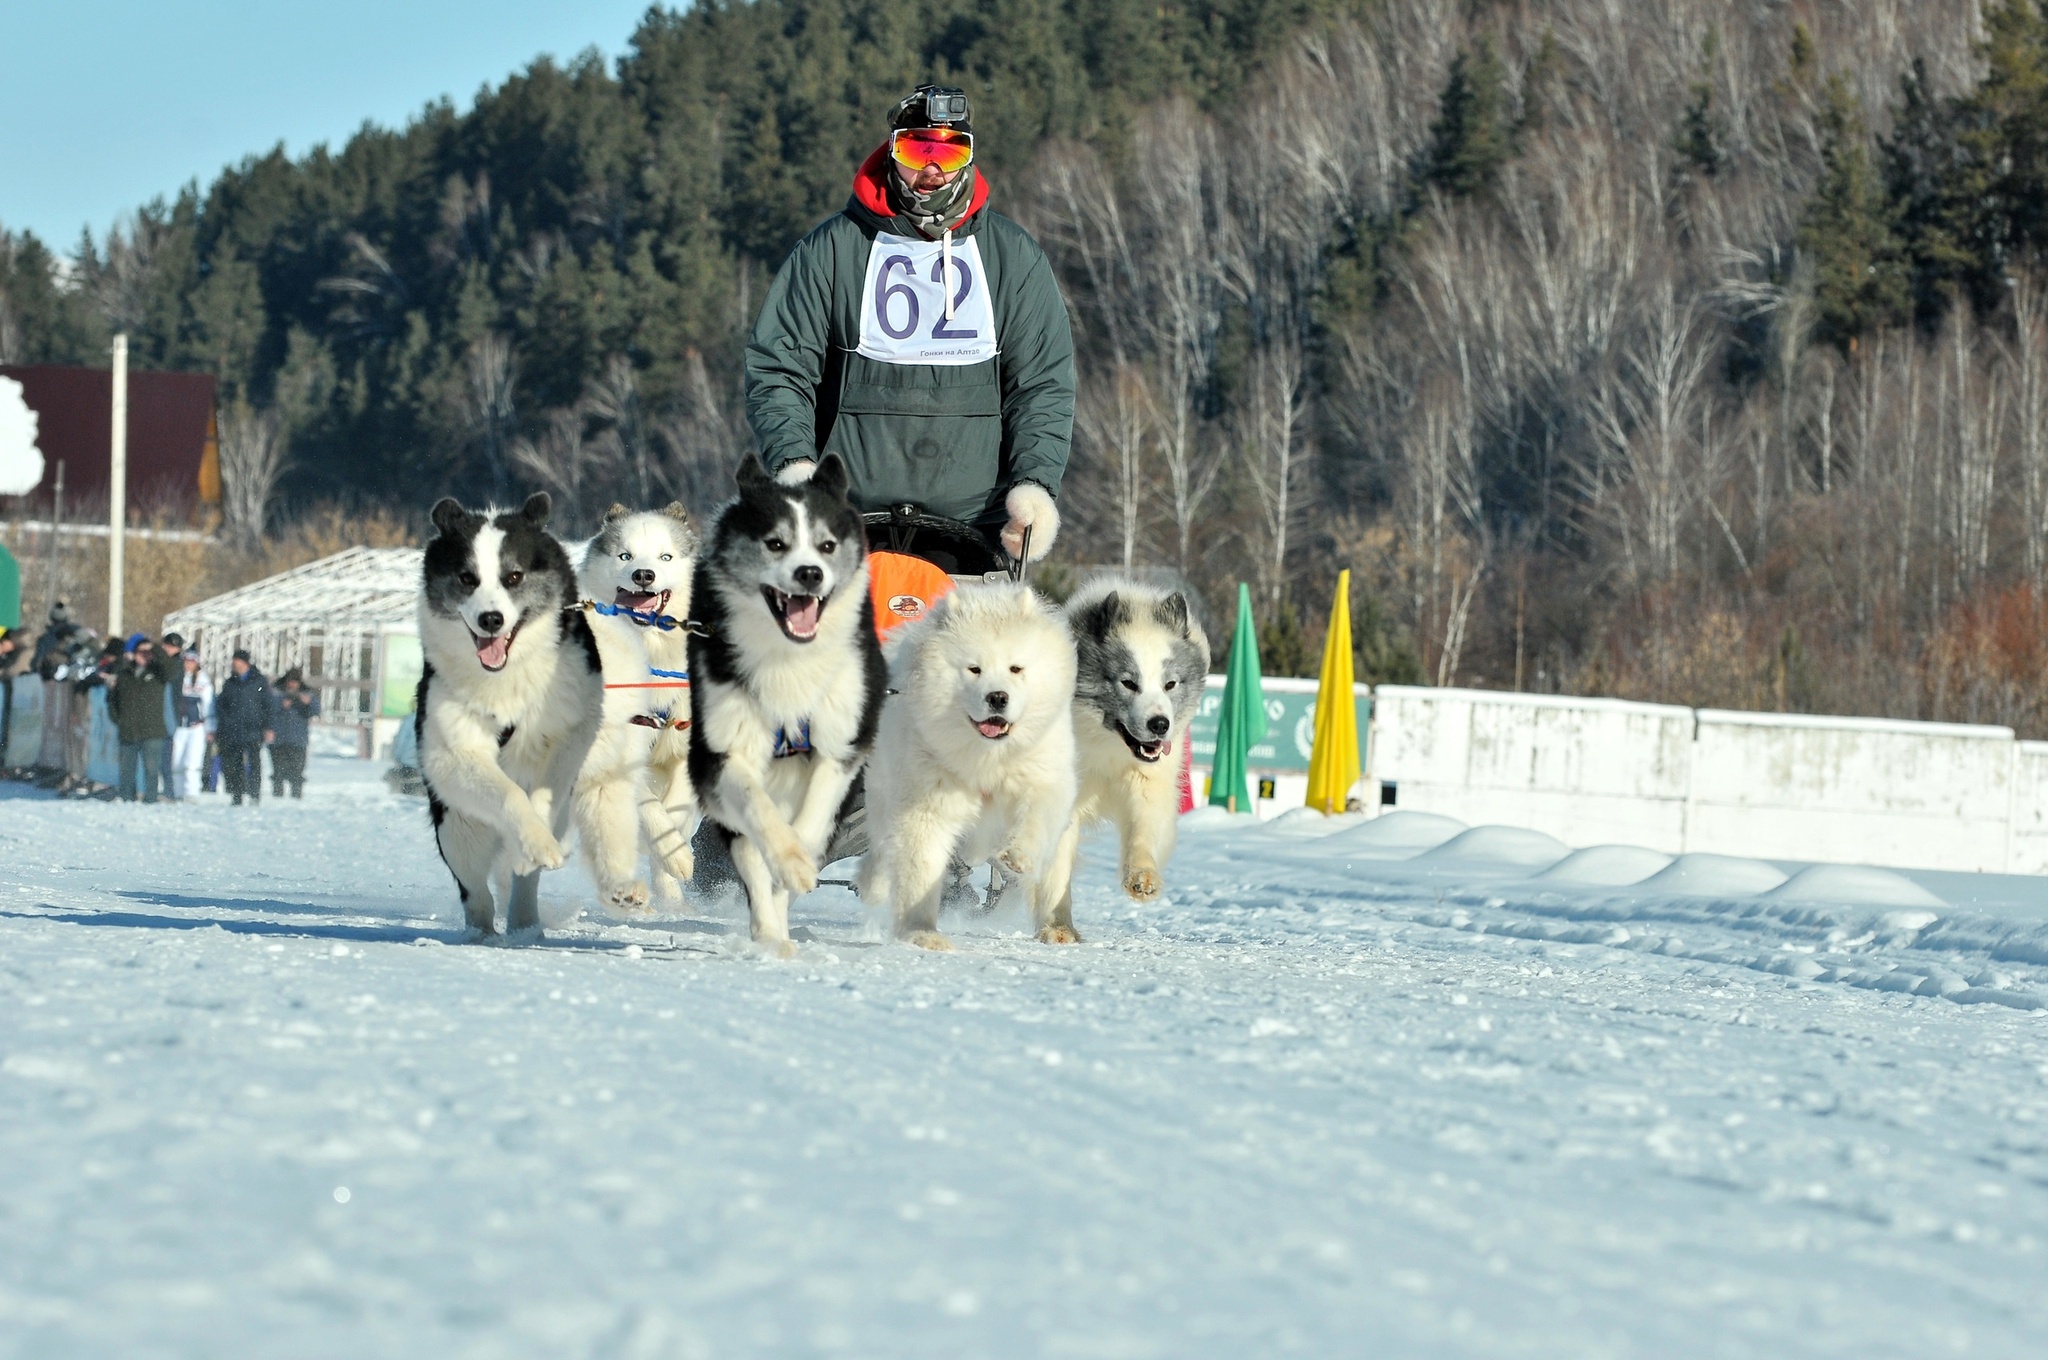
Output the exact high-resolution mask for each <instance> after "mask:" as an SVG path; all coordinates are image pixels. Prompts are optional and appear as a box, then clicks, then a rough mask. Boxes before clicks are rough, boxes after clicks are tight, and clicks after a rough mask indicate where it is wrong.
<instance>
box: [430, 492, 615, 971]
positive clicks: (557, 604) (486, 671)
mask: <svg viewBox="0 0 2048 1360" xmlns="http://www.w3.org/2000/svg"><path fill="white" fill-rule="evenodd" d="M433 522H434V530H435V536H434V539H433V541H432V542H430V543H429V544H427V551H426V569H425V580H424V582H423V590H422V592H421V595H420V616H419V617H420V648H421V651H422V652H423V653H424V656H425V667H424V669H423V670H422V672H421V675H420V687H419V698H418V704H417V708H416V711H415V713H414V716H413V723H414V733H415V735H416V736H417V737H418V740H419V751H420V771H421V773H422V774H423V775H424V776H425V778H426V783H427V806H428V809H429V811H430V812H431V814H432V816H433V819H434V838H435V841H436V843H437V844H438V845H439V847H440V850H441V858H442V860H443V861H444V862H446V864H447V865H448V868H449V871H450V872H451V873H453V874H454V875H455V886H456V889H457V890H458V891H459V892H460V893H461V894H462V910H463V915H464V916H465V917H466V918H467V920H468V922H469V925H470V927H471V928H472V929H474V930H476V931H477V932H479V933H480V934H483V935H490V934H493V933H495V932H496V930H497V921H496V911H495V899H494V898H493V896H492V886H493V879H494V878H509V879H510V881H511V885H512V886H511V892H510V894H509V902H508V904H507V908H506V926H507V929H510V930H514V931H520V930H533V929H537V928H538V927H539V925H540V899H539V873H540V871H541V870H542V869H559V868H560V867H561V866H562V846H561V837H562V835H563V834H564V832H566V830H567V829H568V827H567V823H568V817H569V794H570V789H571V787H572V786H573V785H574V783H575V781H576V774H577V771H578V770H579V769H580V768H581V767H582V765H583V761H584V757H585V756H586V755H587V754H588V753H589V750H590V745H591V741H592V739H593V738H594V737H595V736H596V734H597V730H598V723H599V719H600V715H601V713H602V711H603V705H604V677H603V672H602V670H601V668H600V665H599V661H598V653H597V644H596V642H595V640H594V639H593V638H592V637H591V633H590V629H589V627H588V626H587V625H586V624H585V622H584V619H583V615H582V613H581V611H579V610H577V609H576V608H575V604H576V574H575V572H574V571H573V570H572V569H571V568H570V565H569V556H568V554H567V553H566V552H564V551H563V549H562V545H561V544H560V543H558V542H556V541H555V539H554V537H553V536H552V535H551V534H549V533H548V532H547V527H546V526H547V522H548V498H547V497H546V496H545V495H536V496H533V497H531V498H530V499H529V500H528V501H527V502H526V504H525V506H524V507H522V508H521V509H519V510H516V511H497V510H483V511H474V510H465V509H463V507H462V505H461V504H460V503H459V502H457V501H456V500H454V499H453V498H452V497H451V498H447V499H444V500H442V501H441V502H440V503H439V504H437V505H436V506H435V507H434V510H433Z"/></svg>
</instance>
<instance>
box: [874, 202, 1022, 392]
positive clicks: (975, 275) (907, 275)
mask: <svg viewBox="0 0 2048 1360" xmlns="http://www.w3.org/2000/svg"><path fill="white" fill-rule="evenodd" d="M947 274H948V271H947V268H946V258H945V249H944V247H943V245H942V243H940V242H938V241H913V240H910V239H908V238H906V237H902V236H891V235H890V234H889V233H887V232H882V233H880V234H879V235H877V236H876V237H875V244H874V248H873V249H872V250H870V251H869V252H868V276H867V282H866V284H865V285H864V286H863V287H862V288H861V299H860V352H861V353H862V354H864V355H866V356H867V357H868V358H870V359H878V360H880V361H881V362H883V363H885V364H942V365H962V364H982V363H987V362H988V361H989V360H990V359H993V358H995V357H996V324H995V309H994V308H993V307H992V306H990V305H989V296H988V275H987V274H986V273H985V272H984V271H983V270H982V267H981V250H980V247H979V246H977V245H976V244H975V239H974V238H973V237H972V236H968V237H964V238H960V239H956V240H955V241H954V242H953V264H952V270H951V277H950V278H948V277H947ZM949 293H950V295H951V298H950V300H951V302H952V304H953V314H952V315H951V316H947V315H946V303H947V301H948V294H949Z"/></svg>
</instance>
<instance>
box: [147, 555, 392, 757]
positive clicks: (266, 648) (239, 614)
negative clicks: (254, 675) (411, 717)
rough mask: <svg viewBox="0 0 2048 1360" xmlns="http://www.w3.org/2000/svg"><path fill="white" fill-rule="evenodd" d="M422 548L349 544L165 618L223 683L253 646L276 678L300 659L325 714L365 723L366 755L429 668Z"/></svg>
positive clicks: (380, 749) (383, 742) (382, 741)
mask: <svg viewBox="0 0 2048 1360" xmlns="http://www.w3.org/2000/svg"><path fill="white" fill-rule="evenodd" d="M420 571H421V553H420V550H419V549H418V548H349V549H347V550H346V551H343V552H338V553H336V554H334V556H332V557H324V558H322V559H320V560H319V561H318V562H309V563H307V564H306V565H305V566H303V567H294V568H293V569H292V570H290V571H287V572H283V573H280V574H279V575H276V576H271V577H267V578H266V579H264V580H261V581H257V582H254V583H253V584H250V585H246V586H243V587H241V588H240V589H237V590H231V591H229V592H227V593H226V594H225V595H216V596H214V597H213V598H212V599H210V600H202V601H200V602H199V603H198V604H195V605H190V606H187V607H186V608H184V609H180V610H178V611H176V612H175V613H172V614H169V615H166V616H165V618H164V631H165V632H167V633H169V632H176V633H182V634H184V636H185V638H186V640H187V642H188V644H189V645H191V646H193V647H195V648H197V649H198V651H199V654H200V657H201V658H202V660H203V661H204V662H205V665H206V668H207V670H208V671H209V672H211V673H212V674H213V676H214V681H215V683H216V684H218V683H220V682H221V681H222V680H224V679H225V678H226V677H227V675H228V662H229V659H230V658H231V657H232V656H233V655H234V653H235V651H236V650H237V649H238V648H246V649H247V650H248V652H249V655H250V658H251V660H252V661H253V662H254V664H255V665H256V667H257V668H258V669H259V670H261V671H262V672H263V673H264V674H265V675H267V676H270V677H271V678H272V679H273V680H274V679H276V678H277V677H278V676H280V675H283V674H284V673H285V672H286V671H287V670H290V669H291V668H292V667H294V666H297V667H299V668H300V671H301V672H302V673H303V674H304V676H305V678H306V684H307V686H308V687H309V688H312V689H316V690H318V691H319V692H320V711H321V717H320V721H321V722H322V723H323V724H325V725H328V726H330V727H355V728H359V729H360V730H361V738H360V744H359V749H360V750H361V752H362V754H363V755H365V756H378V755H383V754H385V753H386V752H388V751H389V750H390V746H391V738H392V736H393V734H394V733H395V732H396V731H397V728H398V724H399V723H400V722H401V721H402V720H403V719H404V718H405V717H406V715H408V714H410V713H411V712H412V704H413V690H414V689H415V687H417V685H418V684H419V678H420V640H419V627H418V624H417V622H416V617H415V616H416V614H417V612H418V609H419V594H420Z"/></svg>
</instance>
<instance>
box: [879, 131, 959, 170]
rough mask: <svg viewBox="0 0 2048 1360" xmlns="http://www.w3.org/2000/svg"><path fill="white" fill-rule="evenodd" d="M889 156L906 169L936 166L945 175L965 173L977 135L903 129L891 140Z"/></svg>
mask: <svg viewBox="0 0 2048 1360" xmlns="http://www.w3.org/2000/svg"><path fill="white" fill-rule="evenodd" d="M889 154H890V155H891V156H893V157H894V158H895V160H896V163H897V164H898V165H900V166H902V167H904V168H905V169H907V170H922V169H924V168H925V167H926V166H927V165H935V166H937V167H938V169H939V173H940V174H942V175H950V174H953V173H955V172H956V171H960V170H965V169H966V168H967V167H968V165H969V164H971V163H972V162H973V160H974V134H973V133H971V132H955V131H954V130H953V129H952V128H904V129H903V130H902V131H900V132H898V133H896V135H895V136H893V137H891V138H890V139H889Z"/></svg>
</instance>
